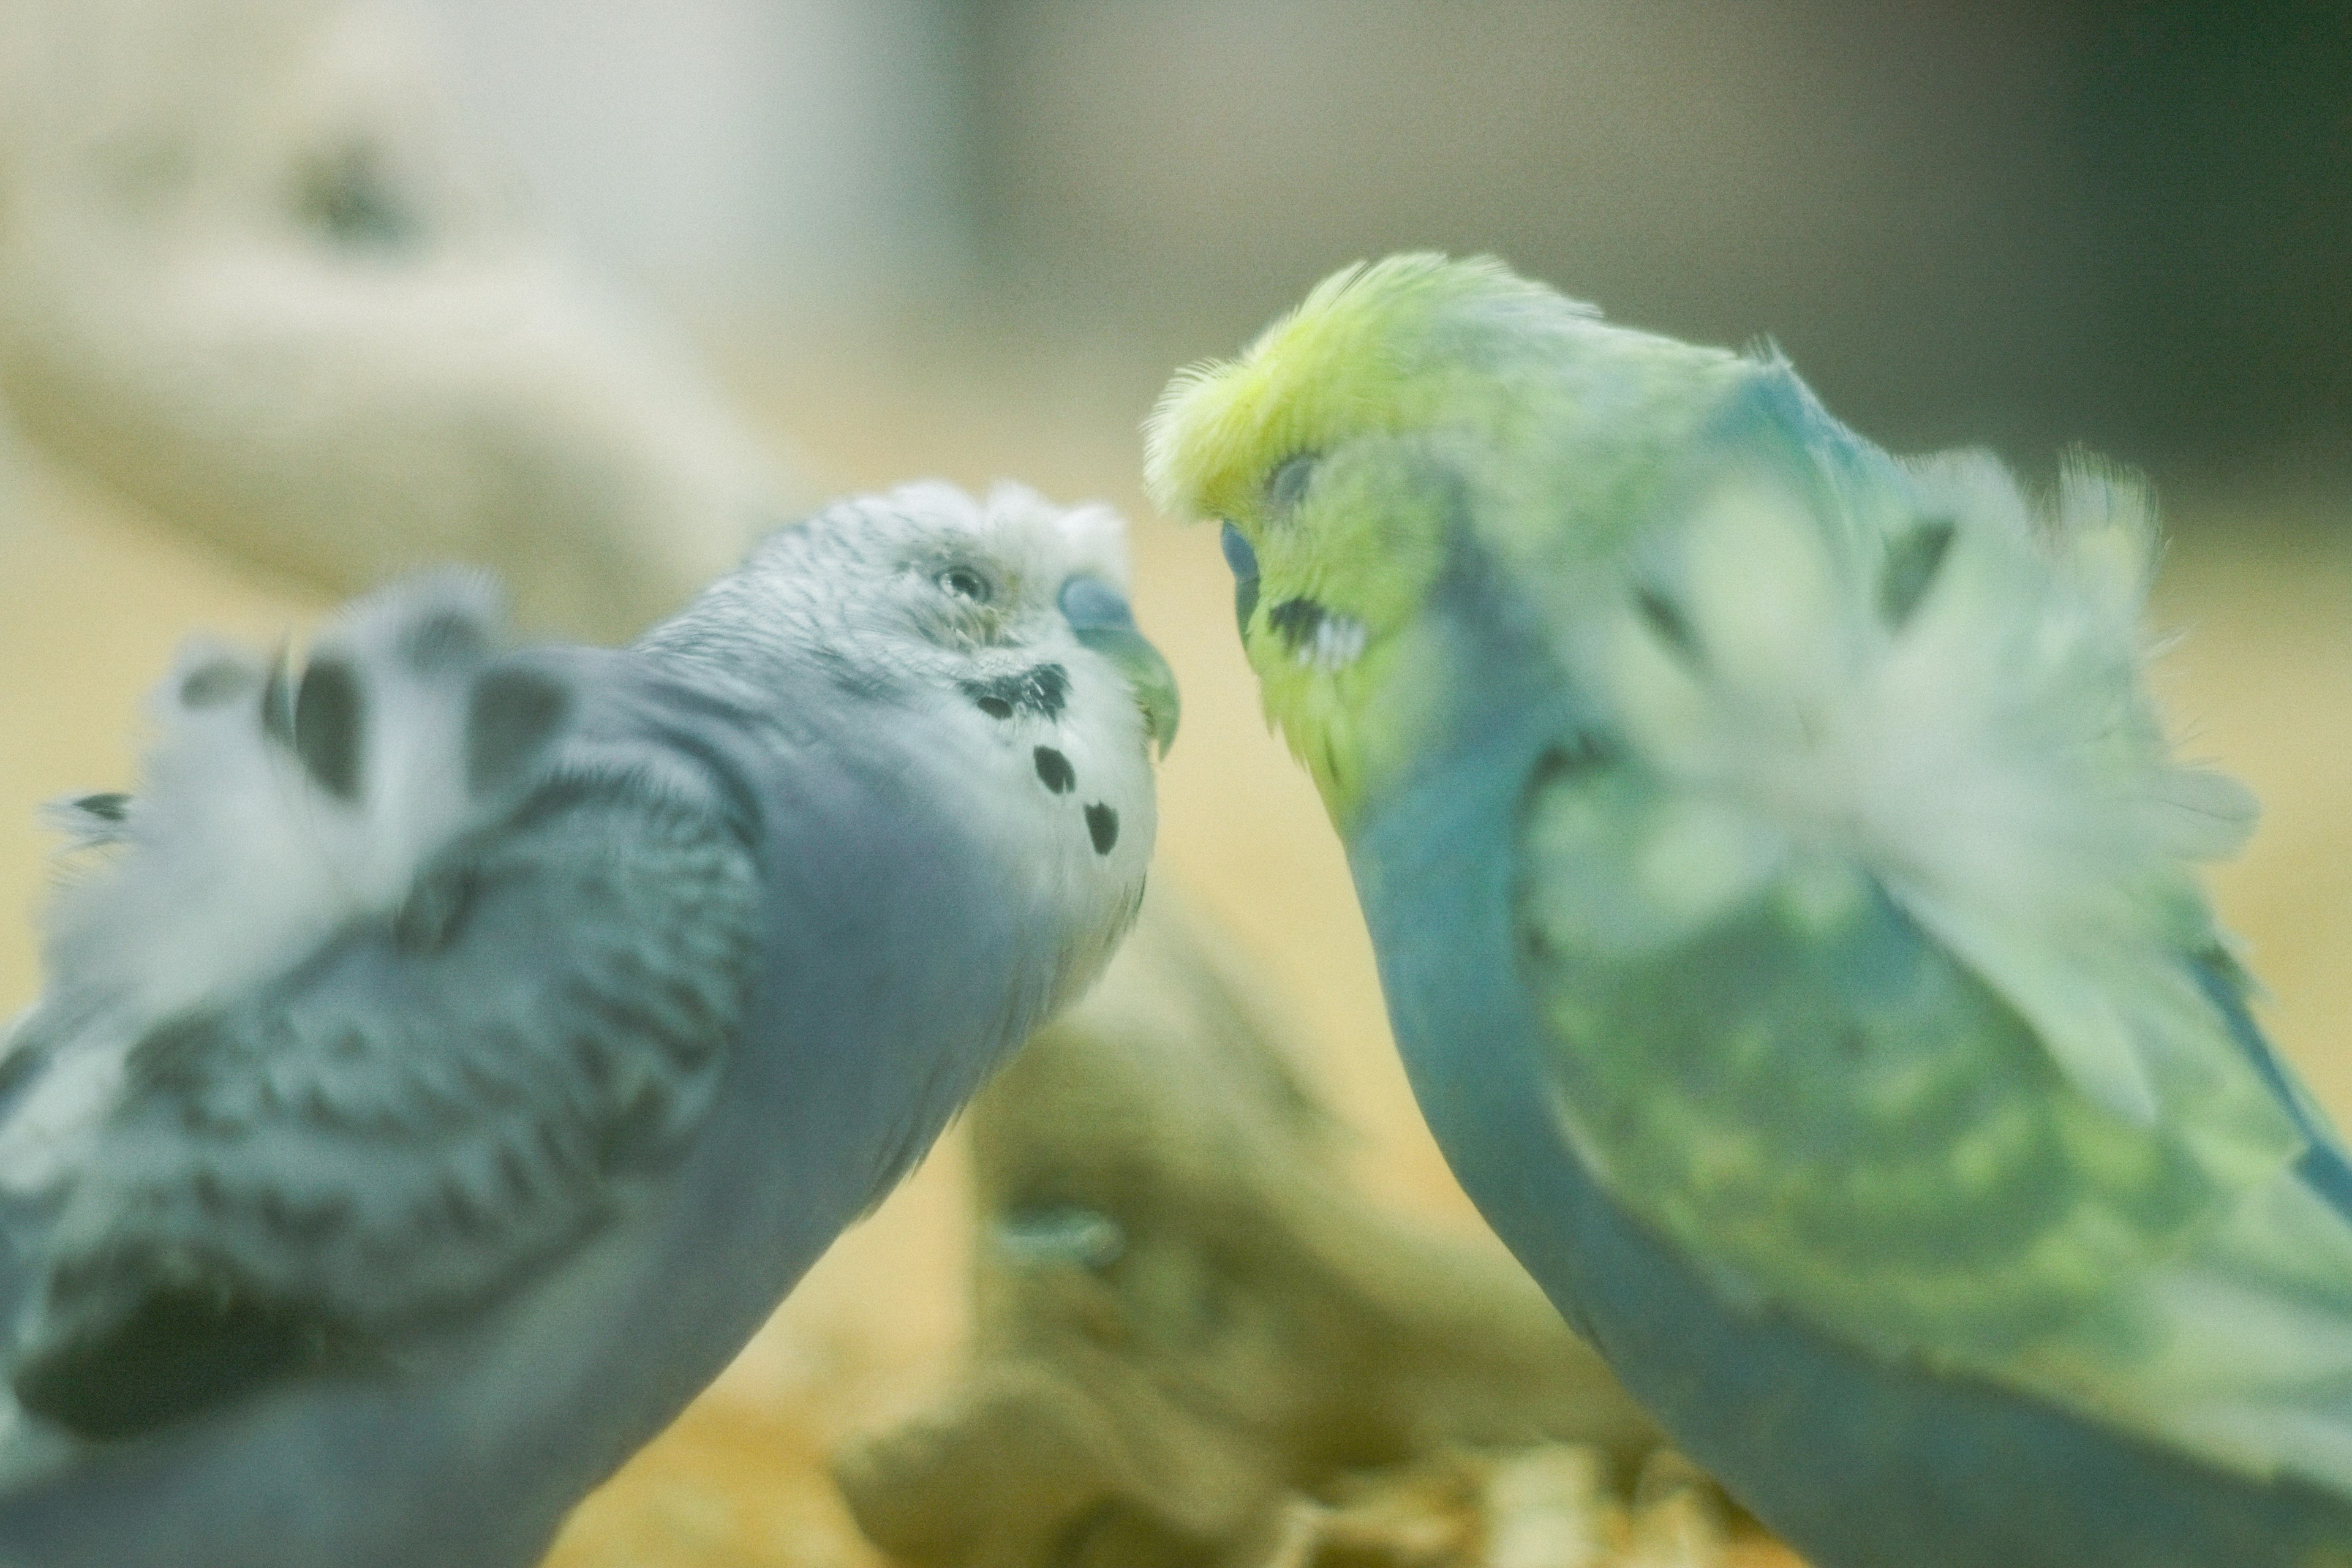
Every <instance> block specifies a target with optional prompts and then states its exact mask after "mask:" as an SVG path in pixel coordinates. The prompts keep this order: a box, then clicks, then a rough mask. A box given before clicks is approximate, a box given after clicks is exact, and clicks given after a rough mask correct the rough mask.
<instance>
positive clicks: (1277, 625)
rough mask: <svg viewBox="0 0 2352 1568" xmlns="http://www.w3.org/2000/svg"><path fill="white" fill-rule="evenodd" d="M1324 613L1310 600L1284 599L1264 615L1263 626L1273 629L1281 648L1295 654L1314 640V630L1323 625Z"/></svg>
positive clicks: (1321, 607) (1322, 609) (1320, 606)
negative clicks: (1280, 642) (1279, 639)
mask: <svg viewBox="0 0 2352 1568" xmlns="http://www.w3.org/2000/svg"><path fill="white" fill-rule="evenodd" d="M1325 614H1326V612H1325V610H1324V608H1323V606H1322V605H1318V604H1317V603H1316V602H1315V601H1314V600H1312V599H1285V600H1284V601H1282V603H1280V604H1279V605H1275V607H1274V608H1272V609H1270V610H1268V611H1267V612H1266V613H1265V624H1266V625H1267V626H1271V627H1273V628H1274V633H1275V635H1276V637H1280V638H1281V639H1282V646H1283V647H1286V648H1287V649H1288V650H1290V651H1291V652H1292V653H1297V651H1298V650H1299V649H1300V648H1302V647H1306V646H1307V644H1308V643H1309V642H1311V641H1313V640H1314V637H1315V629H1316V628H1317V627H1318V626H1321V625H1322V624H1323V619H1324V616H1325Z"/></svg>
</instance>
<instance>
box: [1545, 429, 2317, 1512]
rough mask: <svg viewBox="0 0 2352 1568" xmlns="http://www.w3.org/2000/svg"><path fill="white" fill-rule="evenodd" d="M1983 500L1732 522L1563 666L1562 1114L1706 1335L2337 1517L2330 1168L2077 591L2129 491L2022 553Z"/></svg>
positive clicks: (1747, 515)
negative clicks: (2003, 1390) (1915, 1382)
mask: <svg viewBox="0 0 2352 1568" xmlns="http://www.w3.org/2000/svg"><path fill="white" fill-rule="evenodd" d="M2092 478H2093V479H2095V478H2096V476H2093V477H2092ZM2003 482H2004V483H2005V480H2004V481H2003ZM2078 482H2085V481H2081V479H2080V477H2079V476H2078ZM1990 485H1991V481H1990V479H1987V478H1986V477H1985V474H1984V472H1982V471H1979V470H1970V469H1969V468H1968V467H1967V466H1966V465H1961V466H1959V467H1958V468H1955V469H1953V470H1950V471H1946V472H1942V473H1927V474H1925V475H1923V476H1921V477H1920V479H1919V483H1918V485H1917V488H1916V489H1913V490H1910V491H1908V492H1906V494H1905V495H1904V496H1903V497H1900V498H1897V499H1898V500H1901V501H1902V502H1903V503H1904V504H1903V505H1902V506H1895V505H1893V504H1892V503H1889V506H1890V510H1889V513H1888V516H1887V517H1886V519H1885V521H1883V522H1880V521H1874V520H1873V519H1872V518H1871V516H1870V515H1869V510H1870V507H1871V505H1873V504H1874V502H1875V501H1876V500H1883V499H1884V498H1874V497H1871V496H1867V495H1865V496H1862V497H1860V498H1857V497H1856V496H1855V495H1853V493H1852V492H1851V491H1850V490H1849V491H1844V492H1833V493H1834V494H1835V496H1836V499H1837V500H1838V501H1839V502H1840V504H1839V505H1838V506H1836V507H1834V508H1832V507H1823V506H1820V505H1818V504H1812V503H1811V502H1809V501H1808V500H1807V498H1804V497H1802V496H1795V497H1792V496H1791V495H1790V493H1788V492H1787V491H1786V490H1775V491H1772V492H1771V493H1763V492H1759V491H1755V490H1746V491H1735V492H1733V493H1729V494H1727V495H1725V496H1720V497H1718V498H1717V500H1716V502H1715V503H1714V505H1713V510H1711V511H1706V514H1705V515H1701V516H1698V517H1696V518H1695V520H1694V521H1693V523H1692V525H1691V527H1690V528H1689V529H1688V530H1687V531H1686V532H1685V534H1684V535H1683V536H1682V537H1681V538H1680V539H1679V540H1678V541H1676V542H1675V543H1674V544H1672V545H1670V546H1668V547H1665V548H1663V549H1661V550H1660V551H1659V552H1657V553H1656V554H1654V556H1652V557H1650V558H1648V559H1647V560H1646V561H1644V562H1643V563H1641V566H1640V569H1639V570H1637V571H1636V572H1635V573H1634V574H1633V575H1632V578H1631V580H1629V582H1628V583H1627V584H1626V585H1625V589H1624V593H1625V598H1626V604H1625V605H1624V606H1623V609H1622V614H1620V615H1618V616H1615V618H1614V620H1613V621H1612V620H1611V619H1610V617H1608V616H1602V617H1601V621H1600V623H1599V624H1598V625H1597V626H1595V627H1594V629H1593V630H1592V632H1591V635H1590V636H1583V637H1580V638H1573V637H1572V638H1564V639H1563V641H1564V644H1568V645H1572V646H1569V647H1568V654H1567V658H1568V662H1569V664H1570V668H1571V669H1572V671H1573V672H1574V678H1575V679H1578V680H1580V682H1582V683H1583V684H1584V686H1585V688H1586V689H1587V691H1588V694H1589V695H1590V697H1591V709H1592V710H1593V711H1594V712H1595V713H1596V714H1597V715H1599V717H1598V718H1597V719H1596V720H1595V721H1594V722H1593V724H1592V725H1591V728H1589V729H1587V730H1585V731H1580V732H1578V733H1574V734H1569V735H1563V736H1562V737H1561V738H1560V742H1559V745H1558V746H1557V747H1556V748H1555V749H1554V750H1553V752H1551V753H1550V754H1549V756H1548V757H1547V759H1546V760H1545V761H1544V763H1542V765H1541V766H1540V767H1539V769H1538V771H1537V773H1535V774H1534V775H1533V776H1532V777H1531V778H1530V779H1529V780H1528V784H1527V788H1526V792H1525V795H1524V796H1523V801H1522V806H1521V810H1520V814H1519V817H1518V821H1517V828H1516V834H1517V840H1516V845H1515V855H1516V861H1515V872H1516V893H1515V898H1516V900H1517V902H1516V907H1515V917H1516V920H1517V928H1518V931H1519V937H1520V943H1519V945H1520V952H1521V954H1522V959H1521V972H1520V975H1519V979H1520V981H1521V983H1522V984H1525V985H1526V986H1527V987H1528V991H1529V993H1530V994H1531V996H1532V998H1533V1000H1534V1001H1535V1003H1536V1005H1537V1008H1538V1013H1539V1015H1540V1016H1541V1017H1542V1018H1543V1019H1544V1021H1545V1025H1546V1028H1547V1038H1546V1040H1545V1041H1544V1042H1543V1043H1544V1046H1545V1047H1546V1051H1545V1059H1546V1060H1547V1061H1548V1062H1549V1065H1550V1068H1551V1082H1550V1085H1549V1088H1550V1089H1551V1090H1552V1092H1553V1094H1554V1099H1555V1108H1556V1113H1557V1119H1558V1122H1559V1127H1560V1129H1561V1131H1562V1134H1563V1137H1564V1140H1565V1142H1567V1144H1568V1145H1569V1146H1570V1148H1571V1149H1572V1150H1573V1152H1575V1153H1576V1154H1577V1155H1578V1156H1579V1157H1580V1159H1581V1160H1582V1161H1583V1162H1584V1163H1586V1164H1587V1165H1588V1166H1589V1167H1590V1168H1591V1170H1592V1171H1593V1172H1594V1173H1595V1174H1596V1176H1597V1177H1598V1179H1599V1180H1600V1181H1601V1183H1602V1184H1604V1185H1605V1186H1606V1187H1607V1188H1608V1189H1609V1190H1610V1191H1611V1192H1612V1194H1613V1195H1614V1196H1615V1197H1616V1198H1618V1199H1619V1200H1620V1201H1621V1202H1622V1203H1623V1204H1624V1205H1626V1206H1627V1207H1628V1208H1629V1209H1631V1210H1632V1211H1633V1212H1634V1213H1636V1214H1638V1215H1642V1216H1643V1218H1644V1219H1646V1220H1647V1221H1649V1222H1650V1223H1651V1224H1653V1225H1654V1226H1657V1227H1658V1228H1659V1229H1660V1230H1662V1231H1663V1232H1664V1233H1665V1234H1666V1235H1667V1236H1669V1237H1672V1238H1673V1240H1674V1241H1675V1243H1676V1244H1677V1246H1678V1247H1680V1249H1681V1250H1683V1251H1684V1252H1685V1253H1686V1254H1687V1255H1688V1256H1689V1257H1691V1258H1694V1259H1695V1260H1696V1261H1698V1262H1699V1263H1701V1265H1702V1266H1703V1267H1706V1268H1709V1269H1710V1270H1712V1272H1713V1273H1714V1275H1715V1277H1716V1279H1717V1283H1718V1284H1719V1286H1720V1288H1721V1289H1723V1290H1724V1292H1725V1293H1726V1294H1727V1296H1728V1297H1730V1298H1732V1299H1733V1300H1749V1301H1755V1302H1768V1301H1769V1302H1772V1303H1776V1304H1778V1305H1780V1306H1781V1307H1783V1308H1785V1309H1788V1310H1793V1311H1795V1312H1797V1313H1799V1314H1800V1315H1801V1316H1803V1317H1805V1318H1807V1319H1809V1320H1810V1321H1814V1322H1816V1323H1818V1324H1820V1325H1822V1327H1823V1328H1824V1329H1826V1330H1827V1331H1831V1332H1833V1333H1836V1334H1839V1335H1841V1336H1843V1338H1845V1339H1846V1340H1848V1341H1849V1342H1853V1343H1857V1344H1860V1345H1862V1346H1864V1347H1866V1348H1869V1349H1872V1350H1874V1351H1876V1352H1880V1353H1882V1354H1883V1355H1885V1357H1886V1358H1887V1359H1888V1360H1889V1361H1890V1362H1898V1361H1899V1362H1903V1363H1916V1364H1924V1365H1926V1366H1928V1367H1931V1368H1936V1369H1940V1370H1943V1371H1948V1372H1954V1373H1969V1374H1973V1375H1979V1376H1985V1377H1990V1378H1993V1379H1996V1380H1999V1381H2000V1382H2002V1383H2004V1384H2009V1385H2011V1386H2014V1387H2018V1388H2020V1389H2021V1390H2024V1391H2026V1392H2028V1393H2030V1394H2033V1395H2035V1396H2037V1397H2042V1398H2046V1399H2048V1400H2051V1401H2053V1402H2054V1403H2058V1404H2061V1405H2064V1406H2066V1407H2069V1408H2072V1409H2074V1410H2076V1411H2078V1412H2080V1413H2085V1414H2089V1415H2094V1416H2095V1417H2096V1418H2098V1419H2101V1420H2104V1421H2105V1422H2107V1423H2109V1424H2111V1425H2114V1426H2119V1427H2122V1428H2124V1429H2126V1430H2129V1431H2132V1432H2136V1433H2138V1434H2140V1435H2142V1436H2147V1437H2151V1438H2155V1439H2157V1440H2159V1441H2162V1442H2165V1443H2168V1444H2170V1445H2172V1446H2175V1447H2180V1448H2184V1449H2187V1450H2189V1451H2191V1452H2195V1453H2198V1454H2200V1455H2202V1456H2204V1457H2206V1458H2209V1459H2210V1460H2212V1461H2214V1462H2217V1463H2221V1464H2226V1465H2229V1466H2231V1467H2233V1468H2240V1469H2242V1470H2244V1471H2246V1472H2248V1473H2252V1474H2256V1475H2263V1476H2267V1475H2271V1474H2274V1473H2277V1472H2279V1471H2281V1470H2292V1471H2294V1472H2296V1473H2299V1474H2303V1475H2305V1476H2307V1477H2309V1478H2312V1479H2316V1480H2319V1481H2322V1482H2323V1483H2325V1484H2327V1485H2329V1486H2332V1487H2335V1488H2336V1489H2343V1490H2352V1219H2347V1209H2346V1206H2345V1202H2344V1199H2345V1194H2346V1189H2347V1183H2346V1181H2345V1179H2344V1178H2345V1166H2344V1162H2343V1159H2342V1155H2341V1152H2340V1147H2339V1145H2338V1144H2337V1143H2336V1140H2335V1139H2334V1137H2333V1135H2332V1134H2330V1133H2328V1132H2327V1131H2326V1129H2325V1126H2324V1123H2323V1122H2322V1121H2320V1120H2319V1118H2318V1116H2317V1113H2316V1111H2315V1110H2314V1109H2313V1108H2312V1107H2311V1105H2310V1102H2309V1100H2308V1099H2307V1097H2305V1095H2303V1094H2302V1092H2301V1090H2300V1089H2298V1088H2296V1087H2295V1086H2294V1083H2293V1080H2292V1079H2291V1078H2290V1076H2289V1075H2288V1074H2287V1072H2286V1070H2285V1069H2284V1068H2283V1067H2282V1066H2281V1064H2280V1063H2279V1062H2278V1060H2277V1058H2275V1056H2274V1055H2273V1053H2272V1052H2271V1051H2270V1049H2269V1047H2267V1045H2266V1044H2264V1043H2263V1041H2262V1040H2261V1038H2260V1037H2259V1035H2258V1034H2257V1033H2256V1032H2255V1031H2254V1029H2253V1027H2252V1024H2251V1023H2250V1022H2249V1021H2248V1020H2247V1018H2246V1016H2245V1015H2244V1011H2243V1007H2242V1001H2241V998H2240V994H2239V992H2240V987H2241V984H2242V983H2241V981H2240V980H2239V979H2238V977H2237V974H2236V971H2235V969H2234V967H2233V966H2231V964H2230V963H2229V962H2228V960H2227V959H2226V957H2224V956H2222V954H2221V949H2220V947H2219V945H2218V939H2217V938H2216V937H2215V936H2214V935H2213V933H2212V932H2211V930H2210V925H2209V923H2208V922H2207V920H2206V917H2205V915H2204V913H2203V905H2202V902H2201V900H2200V898H2199V896H2198V895H2197V893H2196V891H2195V888H2194V883H2193V881H2192V880H2191V879H2189V874H2188V872H2187V871H2186V869H2185V868H2184V867H2183V865H2182V860H2183V858H2185V856H2187V855H2189V854H2190V853H2197V852H2206V851H2210V849H2212V848H2214V847H2219V845H2218V842H2217V840H2218V839H2220V838H2222V837H2228V833H2227V831H2226V829H2227V827H2228V826H2230V825H2229V824H2228V823H2226V822H2224V823H2222V825H2221V828H2214V827H2213V826H2212V823H2213V822H2214V821H2216V820H2218V819H2221V818H2226V817H2230V816H2233V815H2235V816H2242V811H2240V810H2239V808H2238V807H2237V805H2236V804H2235V799H2234V797H2233V795H2231V792H2230V790H2229V788H2228V787H2227V786H2225V785H2222V784H2217V783H2214V782H2211V781H2210V779H2209V778H2208V776H2207V775H2202V774H2198V773H2192V772H2189V771H2186V770H2180V769H2178V768H2175V767H2173V766H2172V765H2171V764H2170V763H2169V762H2168V760H2167V759H2166V758H2165V757H2164V755H2163V752H2162V747H2161V743H2160V741H2158V739H2157V738H2156V737H2155V731H2154V728H2153V723H2152V720H2150V719H2149V718H2148V717H2147V713H2146V710H2145V704H2144V699H2142V698H2141V697H2140V696H2139V694H2138V692H2137V687H2136V681H2137V666H2138V659H2139V657H2140V649H2139V648H2138V647H2137V645H2136V643H2135V642H2133V641H2132V640H2131V639H2132V638H2134V637H2137V620H2136V616H2137V600H2136V599H2134V600H2133V601H2132V603H2131V604H2130V605H2128V606H2127V608H2128V609H2129V610H2130V611H2131V612H2132V614H2131V615H2130V616H2124V617H2119V616H2117V615H2116V605H2111V604H2107V603H2104V602H2102V601H2101V598H2100V595H2102V594H2103V593H2107V592H2108V591H2109V590H2110V589H2111V588H2112V587H2113V584H2114V578H2115V576H2116V575H2120V574H2124V572H2125V568H2124V567H2123V566H2119V565H2117V564H2116V563H2117V562H2118V561H2120V560H2121V557H2120V556H2117V555H2116V554H2115V552H2113V551H2109V557H2108V558H2107V567H2113V568H2115V570H2114V572H2113V573H2111V574H2109V575H2105V576H2102V575H2101V572H2102V571H2105V570H2106V569H2107V568H2106V567H2099V568H2097V569H2095V570H2094V569H2081V568H2079V561H2080V559H2082V558H2091V559H2093V561H2094V564H2095V565H2096V561H2097V559H2098V558H2099V552H2102V551H2108V550H2109V546H2110V544H2111V543H2112V541H2108V540H2104V539H2102V538H2101V537H2099V536H2098V535H2097V533H2096V528H2097V526H2098V525H2099V524H2100V522H2101V521H2103V519H2102V517H2101V516H2098V515H2091V516H2088V517H2087V520H2086V519H2085V516H2084V514H2086V513H2088V514H2096V513H2098V511H2099V509H2100V507H2101V506H2103V505H2106V504H2109V503H2110V502H2111V501H2112V498H2111V497H2105V493H2104V492H2100V493H2097V494H2092V493H2089V492H2085V493H2084V495H2080V496H2077V497H2076V498H2075V500H2074V512H2075V519H2074V529H2075V531H2072V532H2070V531H2067V529H2066V528H2065V527H2064V526H2062V528H2061V530H2060V531H2059V532H2058V533H2057V534H2056V535H2055V536H2054V537H2053V538H2051V539H2036V538H2034V537H2032V534H2031V533H2030V531H2028V530H2027V529H2026V528H2025V527H2024V526H2023V518H2024V512H2023V509H2022V507H2021V506H2005V503H2003V502H2002V501H2001V499H2000V496H1999V495H1997V494H1996V495H1991V496H1990V497H1989V496H1988V495H1987V494H1985V493H1980V492H1981V491H1983V490H1984V489H1986V488H1988V487H1990ZM1923 496H1925V497H1930V498H1933V499H1937V500H1940V501H1942V502H1943V503H1944V504H1941V505H1938V506H1936V507H1934V508H1932V509H1929V508H1927V507H1925V506H1923V505H1921V504H1920V503H1921V500H1922V497H1923ZM1815 500H1818V498H1815ZM1906 509H1907V510H1906ZM1703 510H1704V509H1703ZM2008 511H2014V512H2015V513H2016V517H2017V519H2018V521H2017V522H2016V523H2015V524H2014V525H2012V524H2011V522H2010V521H2005V519H2006V516H2007V512H2008ZM1857 519H1860V524H1859V525H1858V524H1857V521H1856V520H1857ZM1922 541H1924V542H1922ZM2130 548H2131V550H2137V548H2138V547H2137V546H2136V545H2135V546H2131V547H2130ZM2129 552H2130V551H2126V552H2125V553H2129ZM1923 553H1924V554H1927V555H1928V556H1931V557H1932V559H1927V560H1926V561H1925V562H1924V563H1923V561H1922V559H1921V557H1922V555H1923ZM2078 569H2079V575H2075V576H2070V575H2069V574H2070V573H2076V572H2078Z"/></svg>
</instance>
